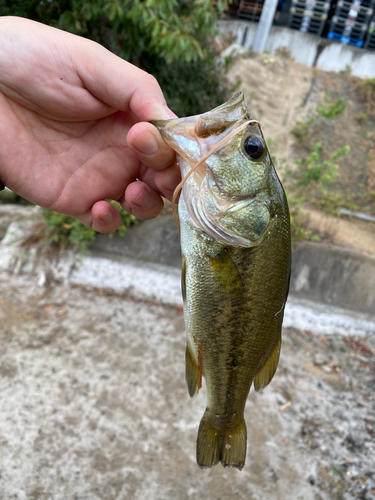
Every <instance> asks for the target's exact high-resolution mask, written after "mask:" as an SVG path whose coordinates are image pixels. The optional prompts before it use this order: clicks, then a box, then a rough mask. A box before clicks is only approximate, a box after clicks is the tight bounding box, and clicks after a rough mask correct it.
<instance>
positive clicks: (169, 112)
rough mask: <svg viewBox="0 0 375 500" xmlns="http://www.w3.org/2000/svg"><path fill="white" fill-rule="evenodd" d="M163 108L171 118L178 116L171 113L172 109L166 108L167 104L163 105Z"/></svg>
mask: <svg viewBox="0 0 375 500" xmlns="http://www.w3.org/2000/svg"><path fill="white" fill-rule="evenodd" d="M164 109H165V111H166V112H167V113H168V116H170V117H171V118H178V116H177V115H175V114H174V113H173V111H172V110H171V109H169V108H168V106H167V105H166V104H165V105H164Z"/></svg>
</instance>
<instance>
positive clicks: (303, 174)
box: [295, 142, 350, 187]
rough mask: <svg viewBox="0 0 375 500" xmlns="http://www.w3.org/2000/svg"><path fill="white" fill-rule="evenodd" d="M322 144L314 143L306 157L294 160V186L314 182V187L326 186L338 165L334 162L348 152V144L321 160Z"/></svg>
mask: <svg viewBox="0 0 375 500" xmlns="http://www.w3.org/2000/svg"><path fill="white" fill-rule="evenodd" d="M323 150H324V146H323V144H322V143H321V142H317V143H315V145H314V147H313V149H312V150H311V151H310V154H309V156H308V157H307V158H300V159H298V160H296V163H297V166H298V169H297V172H296V177H297V179H296V184H295V185H296V186H308V185H309V184H310V183H314V184H315V186H316V187H321V186H326V185H327V184H328V183H330V182H332V181H333V180H334V179H335V177H336V174H337V169H338V165H337V164H336V163H335V162H336V161H337V160H339V159H341V158H342V157H343V156H345V155H346V154H348V152H349V151H350V146H344V147H342V148H340V149H338V150H337V151H335V152H334V153H333V154H332V155H331V157H330V158H329V159H328V160H325V161H323V160H322V151H323Z"/></svg>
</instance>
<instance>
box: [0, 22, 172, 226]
mask: <svg viewBox="0 0 375 500" xmlns="http://www.w3.org/2000/svg"><path fill="white" fill-rule="evenodd" d="M174 116H175V115H174V114H173V113H172V112H171V111H170V110H169V109H168V107H167V105H166V102H165V99H164V97H163V93H162V91H161V89H160V87H159V85H158V83H157V81H156V80H155V79H154V78H153V77H152V76H151V75H149V74H147V73H146V72H144V71H142V70H141V69H139V68H137V67H135V66H133V65H131V64H129V63H127V62H126V61H124V60H122V59H120V58H118V57H117V56H115V55H114V54H112V53H111V52H109V51H107V50H106V49H104V48H103V47H101V46H100V45H99V44H97V43H95V42H92V41H90V40H87V39H84V38H81V37H77V36H75V35H72V34H69V33H66V32H64V31H61V30H57V29H54V28H51V27H49V26H45V25H42V24H39V23H36V22H33V21H30V20H27V19H22V18H16V17H0V180H1V181H2V183H3V184H5V185H6V186H7V187H9V188H10V189H12V190H13V191H15V192H16V193H18V194H19V195H21V196H22V197H24V198H25V199H27V200H29V201H31V202H33V203H35V204H37V205H40V206H42V207H47V208H50V209H52V210H55V211H57V212H60V213H64V214H69V215H73V216H75V217H77V218H79V219H80V220H81V221H82V222H83V223H84V224H86V225H87V226H91V227H93V228H94V229H95V230H96V231H99V232H102V233H109V232H112V231H114V230H115V229H116V228H117V227H118V226H119V225H120V222H121V217H120V214H119V213H118V211H117V210H116V209H114V208H113V207H112V205H110V204H109V203H108V201H106V200H107V199H111V200H117V201H120V203H121V205H122V207H123V208H124V209H125V210H126V211H128V212H130V213H132V214H134V215H135V216H136V217H139V218H140V219H152V218H154V217H157V216H158V215H159V214H160V212H161V210H162V208H163V201H162V197H163V196H164V197H165V198H168V199H171V198H172V194H173V191H174V189H175V187H176V185H177V184H178V182H179V180H180V174H179V169H178V167H177V165H176V163H175V161H176V159H175V154H174V152H173V151H172V150H171V149H170V148H169V147H168V146H167V145H166V143H165V142H164V141H163V139H162V138H161V136H160V134H159V132H158V130H157V129H156V128H155V127H154V126H153V125H151V124H150V123H148V122H149V121H151V120H155V119H168V118H171V117H174Z"/></svg>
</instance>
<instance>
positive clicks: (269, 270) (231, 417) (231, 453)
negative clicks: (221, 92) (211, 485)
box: [155, 93, 291, 469]
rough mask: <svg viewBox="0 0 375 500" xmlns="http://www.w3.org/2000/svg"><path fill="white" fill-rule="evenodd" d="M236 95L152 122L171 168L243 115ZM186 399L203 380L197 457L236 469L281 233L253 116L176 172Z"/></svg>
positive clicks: (264, 339) (258, 379) (274, 332)
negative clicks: (171, 158)
mask: <svg viewBox="0 0 375 500" xmlns="http://www.w3.org/2000/svg"><path fill="white" fill-rule="evenodd" d="M251 119H252V117H251V116H250V114H249V112H248V110H247V108H246V106H245V104H244V97H243V94H241V93H239V94H236V95H234V96H233V97H232V98H231V99H230V100H229V101H228V102H226V103H225V104H223V105H221V106H219V107H217V108H215V109H213V110H212V111H209V112H207V113H204V114H202V115H198V116H193V117H188V118H181V119H172V120H166V121H158V122H155V125H156V126H157V128H158V129H159V130H160V132H161V134H162V136H163V138H164V140H165V141H166V142H167V143H168V144H169V145H170V146H171V147H172V148H173V149H174V150H175V151H176V153H177V160H178V164H179V166H180V168H181V173H182V175H183V176H185V175H186V174H187V173H188V172H189V171H190V170H191V169H192V167H194V165H195V164H196V163H197V162H198V161H199V160H200V159H201V158H202V157H203V156H204V155H206V154H207V152H209V151H210V150H212V149H213V148H214V147H215V145H216V144H218V142H219V141H221V140H222V139H223V138H224V137H227V136H228V134H230V133H231V132H232V131H233V130H235V129H236V128H238V127H239V125H241V124H244V123H245V122H246V121H249V120H251ZM178 211H179V221H180V232H181V249H182V294H183V299H184V317H185V324H186V329H187V347H186V381H187V386H188V391H189V394H190V396H194V394H196V393H197V391H198V390H199V389H200V387H201V384H202V376H203V377H204V378H205V381H206V385H207V408H206V411H205V413H204V415H203V418H202V420H201V422H200V426H199V431H198V439H197V463H198V465H199V466H200V467H211V466H213V465H216V464H217V463H218V462H221V463H222V464H223V466H224V467H225V466H233V467H237V468H238V469H242V467H243V466H244V463H245V457H246V435H247V431H246V424H245V420H244V409H245V404H246V399H247V395H248V393H249V390H250V387H251V385H252V383H254V388H255V390H256V391H259V390H260V389H263V388H264V387H266V386H267V385H268V384H269V383H270V381H271V379H272V377H273V376H274V373H275V371H276V368H277V364H278V361H279V355H280V347H281V325H282V321H283V315H284V307H285V302H286V299H287V295H288V288H289V278H290V264H291V240H290V219H289V211H288V205H287V200H286V197H285V193H284V190H283V188H282V185H281V183H280V180H279V179H278V177H277V174H276V172H275V169H274V167H273V164H272V160H271V157H270V155H269V152H268V149H267V146H266V143H265V140H264V138H263V135H262V132H261V130H260V127H259V125H258V124H257V123H254V122H252V123H250V124H249V125H248V126H246V128H245V129H244V130H242V131H240V132H239V133H238V134H235V135H234V137H232V138H231V139H230V140H229V141H228V142H227V143H226V144H224V145H223V146H222V147H220V148H219V149H218V150H217V151H216V152H214V153H213V154H212V155H211V156H209V157H208V158H207V159H206V160H205V161H204V162H203V163H202V164H201V165H200V166H199V167H198V168H197V169H196V170H195V171H194V172H193V173H192V175H190V177H188V178H187V179H186V182H185V183H184V185H183V188H182V193H181V196H180V200H179V205H178Z"/></svg>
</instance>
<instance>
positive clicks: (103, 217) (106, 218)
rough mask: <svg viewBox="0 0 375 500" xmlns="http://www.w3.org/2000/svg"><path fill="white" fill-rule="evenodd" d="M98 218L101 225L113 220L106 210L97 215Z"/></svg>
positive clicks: (109, 211)
mask: <svg viewBox="0 0 375 500" xmlns="http://www.w3.org/2000/svg"><path fill="white" fill-rule="evenodd" d="M98 218H99V220H100V222H101V223H102V224H109V223H110V222H111V221H112V219H113V215H112V212H111V210H109V209H108V210H107V211H106V212H104V214H102V215H99V217H98Z"/></svg>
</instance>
